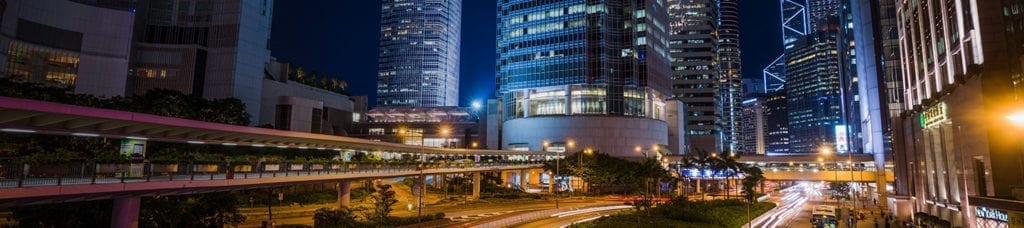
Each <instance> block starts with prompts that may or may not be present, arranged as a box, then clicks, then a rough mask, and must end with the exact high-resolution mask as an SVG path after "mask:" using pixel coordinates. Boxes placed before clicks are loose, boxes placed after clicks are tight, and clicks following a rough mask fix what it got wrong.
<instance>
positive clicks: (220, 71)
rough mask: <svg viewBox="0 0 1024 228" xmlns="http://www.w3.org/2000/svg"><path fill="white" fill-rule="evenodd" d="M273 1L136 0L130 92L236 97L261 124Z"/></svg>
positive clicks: (268, 59) (253, 120) (129, 81)
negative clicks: (152, 90) (167, 90)
mask: <svg viewBox="0 0 1024 228" xmlns="http://www.w3.org/2000/svg"><path fill="white" fill-rule="evenodd" d="M273 7H274V1H273V0H265V1H245V0H224V1H219V0H218V1H214V0H182V1H172V0H151V1H139V7H138V9H137V10H136V20H135V28H134V36H133V39H134V42H133V44H132V53H131V55H132V57H131V62H130V68H129V72H130V79H129V80H128V83H129V84H130V85H129V90H130V92H131V93H134V94H142V93H145V92H146V91H148V90H150V89H156V88H163V89H171V90H177V91H181V92H184V93H187V94H193V95H199V96H202V97H204V98H211V99H216V98H237V99H239V100H241V101H242V102H243V103H245V108H246V112H248V113H249V115H250V116H251V118H252V122H253V123H256V122H259V120H260V118H259V116H260V114H259V113H260V98H261V96H262V95H261V94H260V92H261V91H262V90H261V84H262V83H261V82H262V80H263V78H264V70H265V67H266V65H267V63H268V62H269V61H270V50H269V49H267V47H268V46H267V43H268V42H269V41H270V24H271V17H272V15H273Z"/></svg>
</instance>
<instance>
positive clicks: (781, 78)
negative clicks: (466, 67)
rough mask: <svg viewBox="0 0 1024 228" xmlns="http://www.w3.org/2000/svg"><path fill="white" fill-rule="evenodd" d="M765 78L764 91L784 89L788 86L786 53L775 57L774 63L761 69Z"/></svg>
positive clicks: (771, 91)
mask: <svg viewBox="0 0 1024 228" xmlns="http://www.w3.org/2000/svg"><path fill="white" fill-rule="evenodd" d="M761 74H762V77H763V78H764V92H765V93H774V92H779V91H782V89H783V88H785V87H786V54H785V53H783V54H782V55H779V57H777V58H775V60H774V61H772V63H769V64H768V66H766V67H764V69H763V70H761Z"/></svg>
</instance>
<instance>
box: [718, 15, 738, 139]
mask: <svg viewBox="0 0 1024 228" xmlns="http://www.w3.org/2000/svg"><path fill="white" fill-rule="evenodd" d="M738 2H739V0H718V30H717V31H716V32H717V33H718V50H716V51H717V54H718V70H719V74H718V75H719V80H718V90H719V94H720V96H721V98H720V99H721V100H722V105H721V106H722V141H723V145H722V146H723V148H724V149H726V150H729V151H736V149H737V147H738V146H737V145H738V142H739V123H740V112H741V109H742V104H741V103H742V102H743V87H742V83H741V82H742V79H743V76H742V75H741V72H742V69H741V67H740V66H741V64H740V11H739V5H738V4H739V3H738Z"/></svg>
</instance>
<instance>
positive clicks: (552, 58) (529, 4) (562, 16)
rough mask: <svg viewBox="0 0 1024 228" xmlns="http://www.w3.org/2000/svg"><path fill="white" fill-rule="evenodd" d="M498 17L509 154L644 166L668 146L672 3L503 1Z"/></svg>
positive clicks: (644, 0) (632, 0)
mask: <svg viewBox="0 0 1024 228" xmlns="http://www.w3.org/2000/svg"><path fill="white" fill-rule="evenodd" d="M497 17H498V24H497V26H498V38H497V39H498V40H497V44H498V46H497V50H496V52H497V80H496V83H497V89H498V97H499V98H500V99H501V100H502V102H503V109H502V110H503V112H504V114H503V115H504V116H503V119H504V124H503V126H504V131H503V141H504V144H506V145H503V147H504V148H506V149H532V150H536V149H542V148H543V149H551V148H557V147H560V146H559V145H562V146H561V148H565V147H566V146H568V147H571V146H572V145H576V146H577V148H575V149H577V150H578V149H582V148H583V147H588V148H591V147H592V148H594V149H598V150H602V152H606V153H610V154H613V155H617V156H634V157H635V156H644V155H652V154H651V153H650V151H658V150H659V149H658V148H659V146H658V145H665V144H666V143H667V133H666V132H665V130H662V129H667V126H666V125H665V121H664V119H666V117H665V114H666V111H665V108H666V107H665V106H666V102H665V99H666V98H667V97H668V96H669V94H670V86H671V82H670V78H669V69H670V68H669V58H668V52H669V51H668V50H669V49H668V39H667V36H666V30H667V27H668V23H667V21H668V20H667V17H668V13H667V9H666V3H665V1H664V0H566V1H552V2H543V3H542V2H537V1H526V0H502V1H499V2H498V10H497ZM595 127H597V128H600V129H601V130H588V129H591V128H595ZM568 142H574V143H568ZM565 149H573V148H565ZM641 154H643V155H641Z"/></svg>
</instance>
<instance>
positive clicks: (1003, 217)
mask: <svg viewBox="0 0 1024 228" xmlns="http://www.w3.org/2000/svg"><path fill="white" fill-rule="evenodd" d="M974 214H975V215H977V216H978V218H986V219H992V220H996V221H1003V222H1009V221H1010V215H1007V214H1006V212H1004V211H1000V210H996V209H990V208H987V207H975V208H974Z"/></svg>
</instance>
